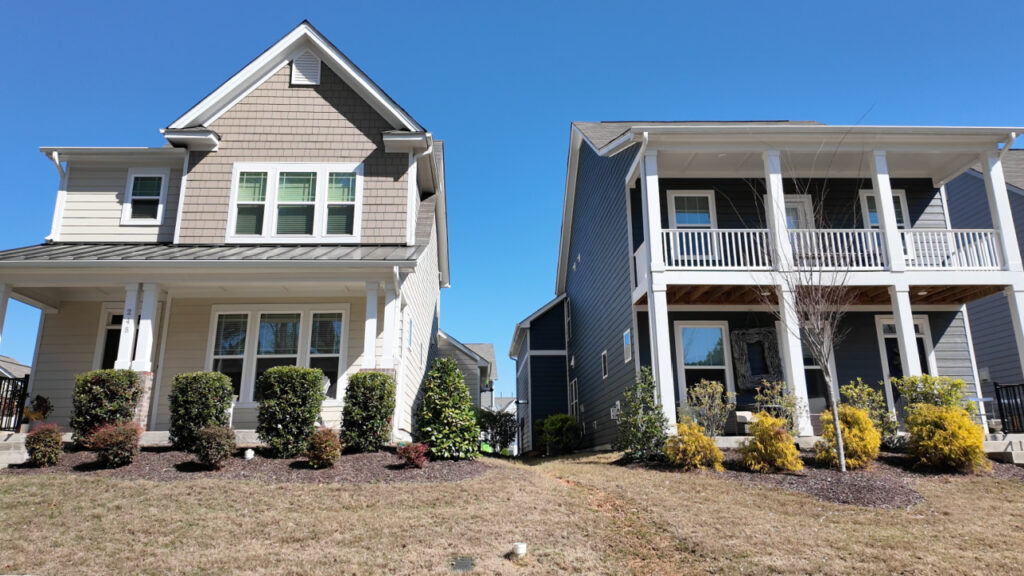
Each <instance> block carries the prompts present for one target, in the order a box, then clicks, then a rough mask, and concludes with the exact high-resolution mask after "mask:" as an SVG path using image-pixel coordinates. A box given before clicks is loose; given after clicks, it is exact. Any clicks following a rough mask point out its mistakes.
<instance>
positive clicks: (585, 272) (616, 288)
mask: <svg viewBox="0 0 1024 576" xmlns="http://www.w3.org/2000/svg"><path fill="white" fill-rule="evenodd" d="M637 150H638V147H637V146H634V147H632V148H630V149H628V150H625V151H623V152H620V153H618V154H616V155H615V156H612V157H610V158H602V157H600V156H598V155H597V153H595V152H594V150H593V149H592V148H591V147H590V146H589V145H587V144H585V143H584V144H582V145H581V146H580V154H579V168H578V174H577V180H576V196H575V202H574V206H573V212H572V223H571V225H572V229H571V236H570V238H569V254H568V255H569V263H568V266H567V270H566V274H567V278H566V283H565V286H566V295H567V296H568V300H569V302H570V306H571V308H572V310H571V313H572V334H571V336H570V338H569V341H568V352H569V357H570V358H574V359H575V366H574V367H571V368H570V369H569V374H568V378H569V379H570V380H571V379H572V378H576V381H577V386H578V388H579V404H580V406H579V407H580V414H581V420H582V421H583V422H582V423H583V427H584V430H585V433H584V437H583V446H585V447H592V446H602V445H606V444H610V443H612V442H613V441H614V440H615V439H616V438H617V437H618V426H617V424H616V422H614V421H613V420H612V419H611V409H612V408H613V407H614V406H615V403H616V402H617V401H621V400H622V398H623V393H624V391H625V390H626V388H627V387H629V386H630V385H632V384H633V382H634V380H635V366H634V363H633V361H630V362H624V356H623V348H622V333H623V332H625V331H626V330H631V329H632V328H633V306H632V302H631V285H630V284H631V276H630V267H631V265H632V264H631V262H632V256H633V253H632V250H630V245H629V230H628V227H629V225H630V222H629V219H628V218H627V215H626V202H627V194H626V183H625V179H626V174H627V172H628V171H629V169H630V167H631V165H632V163H633V160H634V158H635V156H636V154H637ZM603 351H607V354H608V377H607V378H603V377H602V374H601V353H602V352H603ZM534 394H535V395H536V387H535V389H534Z"/></svg>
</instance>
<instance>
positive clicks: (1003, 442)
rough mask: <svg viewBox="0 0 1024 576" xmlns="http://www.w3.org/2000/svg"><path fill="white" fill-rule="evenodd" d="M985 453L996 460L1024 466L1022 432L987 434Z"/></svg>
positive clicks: (1023, 439) (1023, 435)
mask: <svg viewBox="0 0 1024 576" xmlns="http://www.w3.org/2000/svg"><path fill="white" fill-rule="evenodd" d="M985 454H986V455H987V456H988V457H989V458H990V459H992V460H995V461H996V462H1006V463H1008V464H1016V465H1017V466H1024V434H988V435H986V436H985Z"/></svg>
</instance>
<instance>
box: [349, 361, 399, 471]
mask: <svg viewBox="0 0 1024 576" xmlns="http://www.w3.org/2000/svg"><path fill="white" fill-rule="evenodd" d="M394 414H395V379H394V378H392V377H391V376H389V375H387V374H384V373H382V372H359V373H358V374H353V375H352V376H351V377H349V379H348V386H346V387H345V409H344V411H343V412H342V415H341V422H342V430H341V438H342V441H343V443H344V444H345V448H348V449H351V450H353V451H355V452H376V451H378V450H380V449H381V448H382V447H383V446H384V445H385V444H387V442H388V439H389V438H390V437H391V419H392V418H393V417H394Z"/></svg>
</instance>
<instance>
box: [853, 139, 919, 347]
mask: <svg viewBox="0 0 1024 576" xmlns="http://www.w3.org/2000/svg"><path fill="white" fill-rule="evenodd" d="M871 184H872V185H873V186H874V189H875V202H876V203H877V206H876V209H877V210H878V224H879V227H880V228H881V229H882V235H883V236H884V237H885V246H886V250H887V251H888V252H889V269H890V270H892V271H893V272H902V271H903V270H906V268H907V263H906V260H905V259H904V254H903V238H902V236H901V233H900V229H899V226H898V225H897V224H896V206H895V205H894V204H893V200H892V185H891V184H890V183H889V163H888V161H887V160H886V157H885V150H875V151H873V152H872V153H871ZM864 217H865V218H867V215H866V214H865V215H864ZM903 217H904V218H909V217H910V216H909V214H904V215H903ZM915 350H916V348H915Z"/></svg>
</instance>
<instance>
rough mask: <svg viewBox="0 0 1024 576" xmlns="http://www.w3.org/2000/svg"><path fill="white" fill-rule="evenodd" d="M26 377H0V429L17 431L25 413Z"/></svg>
mask: <svg viewBox="0 0 1024 576" xmlns="http://www.w3.org/2000/svg"><path fill="white" fill-rule="evenodd" d="M27 396H28V377H27V376H26V377H25V378H4V377H0V431H2V432H17V431H18V427H19V426H21V417H22V415H23V414H24V413H25V398H26V397H27Z"/></svg>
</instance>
